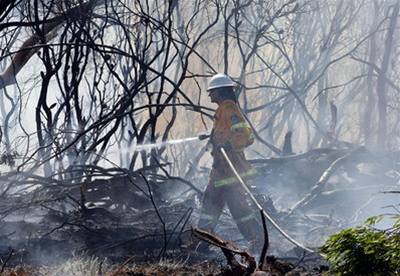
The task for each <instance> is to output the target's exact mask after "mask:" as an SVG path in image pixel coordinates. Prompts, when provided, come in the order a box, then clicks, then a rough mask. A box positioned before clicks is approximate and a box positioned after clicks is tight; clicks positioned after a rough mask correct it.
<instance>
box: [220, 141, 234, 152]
mask: <svg viewBox="0 0 400 276" xmlns="http://www.w3.org/2000/svg"><path fill="white" fill-rule="evenodd" d="M220 147H221V148H223V149H224V150H225V151H231V150H232V149H233V148H232V145H231V143H229V142H226V143H225V144H223V145H221V146H220Z"/></svg>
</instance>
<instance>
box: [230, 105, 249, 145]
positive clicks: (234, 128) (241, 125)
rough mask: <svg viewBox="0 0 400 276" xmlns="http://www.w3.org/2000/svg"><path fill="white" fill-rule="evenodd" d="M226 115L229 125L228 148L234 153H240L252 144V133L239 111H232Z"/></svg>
mask: <svg viewBox="0 0 400 276" xmlns="http://www.w3.org/2000/svg"><path fill="white" fill-rule="evenodd" d="M227 115H228V116H229V117H228V118H227V119H228V120H229V125H230V135H229V138H228V148H229V147H231V148H232V149H233V150H234V151H240V150H243V149H244V148H245V147H248V146H250V145H251V144H253V142H254V136H253V131H252V129H251V127H250V125H249V123H248V122H247V121H246V120H245V118H244V117H243V115H242V114H241V113H240V111H238V110H233V112H230V114H227Z"/></svg>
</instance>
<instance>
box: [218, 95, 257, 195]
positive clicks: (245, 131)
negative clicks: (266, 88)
mask: <svg viewBox="0 0 400 276" xmlns="http://www.w3.org/2000/svg"><path fill="white" fill-rule="evenodd" d="M211 142H212V144H213V151H212V153H211V154H212V155H213V157H214V163H213V169H212V171H211V176H210V180H211V182H213V183H214V185H215V186H216V187H217V186H226V185H231V184H233V183H236V182H237V180H236V178H235V176H234V173H233V172H232V170H231V168H230V167H229V165H228V163H227V162H226V161H225V159H224V157H223V155H222V153H221V151H220V147H221V146H224V147H225V148H227V150H226V151H227V154H228V156H229V158H230V159H231V161H232V163H233V165H234V166H235V168H236V170H237V171H238V172H239V174H240V175H241V176H242V177H244V178H245V177H248V176H250V175H252V174H254V173H255V172H254V170H253V169H252V168H251V165H250V163H249V162H248V161H247V160H246V158H245V155H244V153H243V150H244V148H245V147H248V146H249V145H251V144H252V143H253V142H254V137H253V132H252V129H251V127H250V125H249V124H248V123H247V122H246V120H245V118H244V116H243V114H242V112H241V111H240V108H239V106H238V105H237V103H235V102H234V101H232V100H225V101H223V102H222V103H221V104H220V105H219V107H218V109H217V111H216V112H215V116H214V126H213V130H212V135H211Z"/></svg>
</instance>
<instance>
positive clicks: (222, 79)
mask: <svg viewBox="0 0 400 276" xmlns="http://www.w3.org/2000/svg"><path fill="white" fill-rule="evenodd" d="M233 86H235V84H234V83H233V81H232V80H231V78H230V77H228V76H227V75H225V74H216V75H214V76H213V77H212V78H211V80H210V82H209V83H208V87H207V91H210V90H211V89H215V88H220V87H233Z"/></svg>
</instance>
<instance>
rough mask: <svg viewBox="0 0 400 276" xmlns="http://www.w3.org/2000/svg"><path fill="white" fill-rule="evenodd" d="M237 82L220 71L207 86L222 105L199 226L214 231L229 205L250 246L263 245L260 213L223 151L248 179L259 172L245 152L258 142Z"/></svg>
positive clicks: (214, 101)
mask: <svg viewBox="0 0 400 276" xmlns="http://www.w3.org/2000/svg"><path fill="white" fill-rule="evenodd" d="M234 86H235V85H234V83H233V81H232V80H231V79H230V78H229V77H228V76H227V75H224V74H217V75H215V76H213V77H212V78H211V80H210V83H209V86H208V88H207V91H208V92H209V97H210V100H211V102H213V103H216V104H217V105H218V108H217V110H216V112H215V116H214V125H213V129H212V132H211V135H210V138H209V139H210V141H209V142H210V143H211V144H212V151H211V155H212V157H213V165H212V170H211V173H210V179H209V183H208V185H207V188H206V190H205V192H204V197H203V202H202V209H201V214H200V220H199V223H198V227H199V228H200V229H204V230H207V231H210V232H213V231H214V228H215V227H216V225H217V223H218V220H219V217H220V215H221V213H222V210H223V208H224V206H225V205H227V206H228V209H229V211H230V213H231V215H232V217H233V219H234V220H235V222H236V225H237V227H238V229H239V231H240V232H241V234H242V235H243V236H244V238H245V239H246V240H248V241H249V242H250V249H259V248H260V247H261V246H262V242H260V238H261V237H263V229H262V227H261V225H260V223H259V222H258V216H259V213H258V212H256V211H255V209H254V208H252V206H251V205H250V202H249V199H248V196H247V195H246V194H245V192H244V189H243V187H241V186H240V184H239V182H238V180H237V178H236V177H235V175H234V173H233V171H232V169H231V168H230V166H229V164H228V163H227V162H226V160H225V158H224V156H223V155H222V152H221V147H222V148H224V150H225V151H226V153H227V155H228V157H229V159H230V160H231V162H232V163H233V165H234V167H235V168H236V170H237V171H238V173H239V174H240V176H241V177H242V178H243V179H244V180H245V181H246V180H247V179H249V178H251V177H252V176H254V175H255V170H254V169H253V168H252V167H251V165H250V163H249V162H248V161H247V160H246V158H245V155H244V153H243V150H244V149H245V148H246V147H248V146H250V145H251V144H252V143H253V142H254V137H253V133H252V130H251V127H250V125H249V124H248V123H247V122H246V120H245V118H244V116H243V114H242V112H241V110H240V108H239V106H238V103H237V99H236V95H235V91H234ZM257 253H260V252H257Z"/></svg>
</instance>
